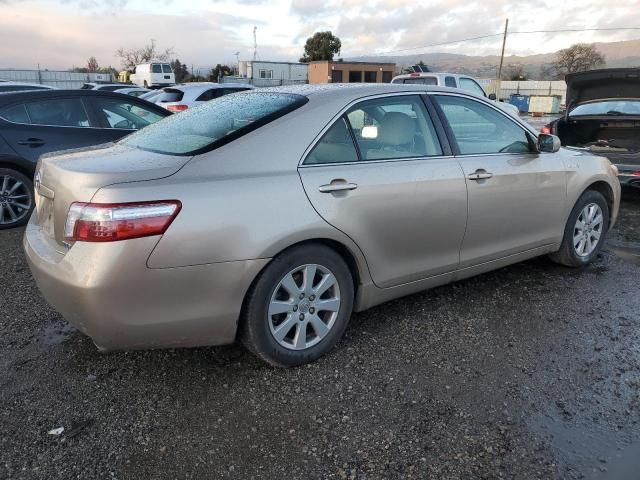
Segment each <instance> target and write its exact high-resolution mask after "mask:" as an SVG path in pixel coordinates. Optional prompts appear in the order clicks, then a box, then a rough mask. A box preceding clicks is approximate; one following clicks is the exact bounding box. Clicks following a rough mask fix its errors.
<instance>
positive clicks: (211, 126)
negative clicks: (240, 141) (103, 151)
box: [120, 92, 307, 155]
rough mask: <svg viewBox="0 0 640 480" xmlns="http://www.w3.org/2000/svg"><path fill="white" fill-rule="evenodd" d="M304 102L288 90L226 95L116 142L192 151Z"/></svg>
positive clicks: (228, 138)
mask: <svg viewBox="0 0 640 480" xmlns="http://www.w3.org/2000/svg"><path fill="white" fill-rule="evenodd" d="M306 102H307V98H306V97H303V96H301V95H294V94H288V93H266V92H260V93H247V94H243V95H227V96H224V97H220V98H217V99H215V100H212V101H210V102H207V103H203V104H202V105H200V106H198V107H194V108H190V109H189V110H186V111H185V112H182V113H180V114H179V115H172V116H170V117H167V118H166V119H164V120H161V121H159V122H158V123H154V124H152V125H149V126H148V127H146V128H144V129H142V130H140V131H138V132H136V133H133V134H131V135H129V136H127V137H125V138H124V139H123V140H121V141H120V143H122V144H123V145H128V146H130V147H137V148H141V149H143V150H149V151H152V152H157V153H164V154H167V155H196V154H199V153H204V152H206V151H209V150H213V149H214V148H217V147H219V146H221V145H224V144H226V143H229V142H231V141H233V140H235V139H236V138H239V137H241V136H243V135H245V134H247V133H249V132H250V131H252V130H255V129H257V128H259V127H261V126H262V125H265V124H267V123H269V122H271V121H273V120H275V119H276V118H278V117H281V116H282V115H286V114H287V113H289V112H291V111H293V110H295V109H296V108H298V107H300V106H302V105H304V104H305V103H306Z"/></svg>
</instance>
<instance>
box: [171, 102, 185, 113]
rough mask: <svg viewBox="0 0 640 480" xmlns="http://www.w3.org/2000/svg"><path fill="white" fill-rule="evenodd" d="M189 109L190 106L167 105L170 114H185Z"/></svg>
mask: <svg viewBox="0 0 640 480" xmlns="http://www.w3.org/2000/svg"><path fill="white" fill-rule="evenodd" d="M187 108H189V105H183V104H178V105H167V110H169V111H170V112H183V111H184V110H186V109H187Z"/></svg>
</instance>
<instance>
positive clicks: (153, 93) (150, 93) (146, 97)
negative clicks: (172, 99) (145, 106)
mask: <svg viewBox="0 0 640 480" xmlns="http://www.w3.org/2000/svg"><path fill="white" fill-rule="evenodd" d="M160 95H162V90H149V91H148V92H147V93H143V94H142V95H140V97H139V98H141V99H143V100H146V101H147V102H152V103H156V102H155V101H154V98H156V97H159V96H160Z"/></svg>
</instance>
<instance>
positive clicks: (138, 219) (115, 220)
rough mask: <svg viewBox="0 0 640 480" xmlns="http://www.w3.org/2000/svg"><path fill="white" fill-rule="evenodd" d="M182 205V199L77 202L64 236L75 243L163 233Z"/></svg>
mask: <svg viewBox="0 0 640 480" xmlns="http://www.w3.org/2000/svg"><path fill="white" fill-rule="evenodd" d="M181 208H182V204H181V203H180V202H179V201H178V200H162V201H157V202H134V203H84V202H74V203H72V204H71V207H69V213H68V214H67V221H66V224H65V226H64V238H65V240H70V241H74V242H117V241H119V240H127V239H131V238H140V237H149V236H152V235H162V234H163V233H164V232H165V231H166V230H167V228H169V225H171V222H173V219H174V218H176V215H178V212H179V211H180V209H181Z"/></svg>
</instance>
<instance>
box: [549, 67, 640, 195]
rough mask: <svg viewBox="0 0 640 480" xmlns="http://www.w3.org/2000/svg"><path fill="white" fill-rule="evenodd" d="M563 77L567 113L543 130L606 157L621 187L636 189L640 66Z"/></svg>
mask: <svg viewBox="0 0 640 480" xmlns="http://www.w3.org/2000/svg"><path fill="white" fill-rule="evenodd" d="M566 81H567V110H566V113H565V115H564V117H562V118H560V119H558V120H556V121H554V122H552V123H550V124H548V125H546V126H544V127H543V129H542V133H552V134H554V135H557V136H558V137H560V141H561V142H562V145H564V146H567V147H572V148H577V149H581V150H584V151H587V152H590V153H593V154H595V155H601V156H603V157H607V158H608V159H609V160H610V161H611V163H613V164H614V165H616V166H617V167H618V170H619V172H620V173H619V174H618V178H619V179H620V183H622V185H628V186H631V187H639V188H640V68H608V69H603V70H591V71H588V72H580V73H572V74H569V75H567V77H566Z"/></svg>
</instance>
